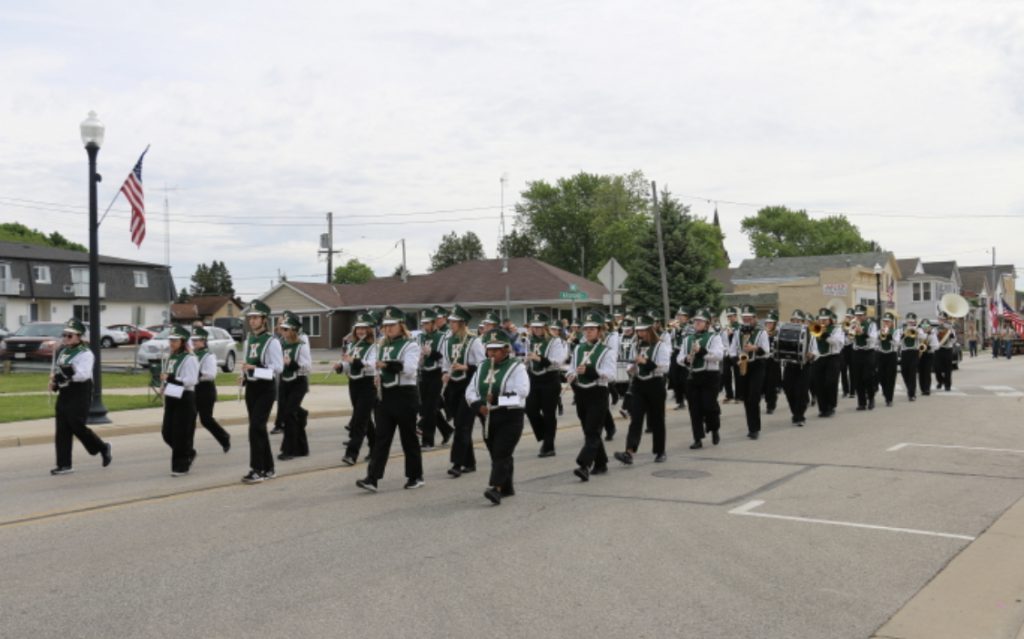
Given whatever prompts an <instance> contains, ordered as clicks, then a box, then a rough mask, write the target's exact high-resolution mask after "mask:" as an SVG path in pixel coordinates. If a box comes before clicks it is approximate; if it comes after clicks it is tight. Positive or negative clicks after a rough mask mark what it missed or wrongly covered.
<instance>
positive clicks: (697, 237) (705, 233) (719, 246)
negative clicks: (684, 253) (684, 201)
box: [687, 209, 729, 268]
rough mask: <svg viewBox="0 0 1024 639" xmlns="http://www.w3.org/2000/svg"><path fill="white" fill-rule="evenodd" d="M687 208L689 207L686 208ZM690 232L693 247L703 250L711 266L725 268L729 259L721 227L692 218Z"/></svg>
mask: <svg viewBox="0 0 1024 639" xmlns="http://www.w3.org/2000/svg"><path fill="white" fill-rule="evenodd" d="M687 210H689V209H687ZM690 233H691V235H692V237H693V240H694V246H695V248H697V249H699V250H701V251H705V252H706V255H707V258H708V262H709V263H710V264H711V268H725V267H727V266H729V260H728V259H727V258H726V256H725V245H724V243H723V242H724V239H725V238H724V236H723V235H722V229H720V228H718V227H717V226H715V225H714V224H711V223H709V222H706V221H704V220H700V219H697V218H693V220H692V226H691V227H690Z"/></svg>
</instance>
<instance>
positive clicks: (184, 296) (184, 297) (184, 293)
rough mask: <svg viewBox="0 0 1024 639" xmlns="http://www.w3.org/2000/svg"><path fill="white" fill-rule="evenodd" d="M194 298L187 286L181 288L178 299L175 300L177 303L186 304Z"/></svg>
mask: <svg viewBox="0 0 1024 639" xmlns="http://www.w3.org/2000/svg"><path fill="white" fill-rule="evenodd" d="M191 299H192V296H191V295H189V294H188V289H187V288H185V287H182V288H181V292H179V293H178V299H176V300H174V301H175V303H177V304H184V303H186V302H188V301H189V300H191Z"/></svg>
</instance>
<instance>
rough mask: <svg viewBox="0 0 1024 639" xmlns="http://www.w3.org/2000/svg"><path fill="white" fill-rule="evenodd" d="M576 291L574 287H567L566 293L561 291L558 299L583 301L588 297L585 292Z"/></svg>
mask: <svg viewBox="0 0 1024 639" xmlns="http://www.w3.org/2000/svg"><path fill="white" fill-rule="evenodd" d="M576 289H577V287H576V285H575V284H573V285H571V286H570V287H569V290H568V291H562V292H561V293H559V294H558V297H560V298H562V299H563V300H585V299H588V298H589V297H590V296H589V295H587V292H586V291H580V290H576Z"/></svg>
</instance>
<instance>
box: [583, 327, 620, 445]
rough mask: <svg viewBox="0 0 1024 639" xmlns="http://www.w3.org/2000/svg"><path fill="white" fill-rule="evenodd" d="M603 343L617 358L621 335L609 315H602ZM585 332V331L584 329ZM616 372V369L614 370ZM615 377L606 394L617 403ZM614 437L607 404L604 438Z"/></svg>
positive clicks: (607, 440)
mask: <svg viewBox="0 0 1024 639" xmlns="http://www.w3.org/2000/svg"><path fill="white" fill-rule="evenodd" d="M604 320H605V323H604V338H603V339H604V345H605V347H607V348H608V350H609V351H610V352H611V354H612V355H611V356H612V358H613V359H618V353H619V345H620V344H621V342H622V336H621V335H619V332H618V331H617V330H615V324H614V322H613V321H612V317H611V315H605V316H604ZM584 332H585V331H584ZM616 373H618V371H617V370H616ZM615 382H616V377H615V376H613V377H612V379H611V380H610V381H609V383H608V396H609V397H610V398H611V403H612V404H613V405H614V404H617V403H619V391H618V388H617V387H616V384H615ZM613 439H615V418H614V417H612V407H611V406H608V408H607V409H605V415H604V440H605V441H606V442H610V441H612V440H613Z"/></svg>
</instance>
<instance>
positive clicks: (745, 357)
mask: <svg viewBox="0 0 1024 639" xmlns="http://www.w3.org/2000/svg"><path fill="white" fill-rule="evenodd" d="M749 334H750V331H749V330H747V327H746V326H744V327H743V328H742V329H741V330H740V354H739V362H738V364H737V367H738V368H739V371H740V375H741V376H743V375H746V374H747V367H748V366H750V354H749V353H747V351H745V350H743V348H744V347H745V346H746V345H747V342H748V341H749V339H750V338H749V337H748V335H749Z"/></svg>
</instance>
